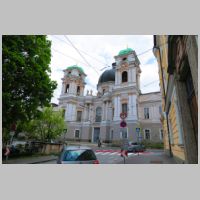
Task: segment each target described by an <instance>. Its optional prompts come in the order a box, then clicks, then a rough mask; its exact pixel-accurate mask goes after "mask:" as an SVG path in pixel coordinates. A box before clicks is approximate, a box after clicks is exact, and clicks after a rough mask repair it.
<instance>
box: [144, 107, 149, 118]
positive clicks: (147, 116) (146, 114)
mask: <svg viewBox="0 0 200 200" xmlns="http://www.w3.org/2000/svg"><path fill="white" fill-rule="evenodd" d="M144 118H145V119H149V108H144Z"/></svg>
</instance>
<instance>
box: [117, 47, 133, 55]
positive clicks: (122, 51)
mask: <svg viewBox="0 0 200 200" xmlns="http://www.w3.org/2000/svg"><path fill="white" fill-rule="evenodd" d="M131 52H133V49H131V48H127V49H123V50H121V51H120V52H119V54H118V56H121V55H125V54H129V53H131Z"/></svg>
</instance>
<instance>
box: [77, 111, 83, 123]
mask: <svg viewBox="0 0 200 200" xmlns="http://www.w3.org/2000/svg"><path fill="white" fill-rule="evenodd" d="M81 116H82V111H77V116H76V121H77V122H80V121H81Z"/></svg>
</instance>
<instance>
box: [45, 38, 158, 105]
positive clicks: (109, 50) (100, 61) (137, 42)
mask: <svg viewBox="0 0 200 200" xmlns="http://www.w3.org/2000/svg"><path fill="white" fill-rule="evenodd" d="M67 37H68V38H69V39H70V41H71V42H72V43H73V44H74V45H75V46H76V47H77V48H78V49H79V50H83V51H84V52H85V53H87V54H85V53H83V52H82V51H81V53H82V55H83V56H84V57H85V58H86V59H87V61H88V62H89V64H90V65H91V66H92V67H90V66H88V65H87V64H86V62H85V61H84V60H83V58H82V57H81V56H80V55H79V54H78V53H77V51H76V50H75V49H74V48H73V47H72V46H71V45H70V44H69V42H68V41H67V40H66V38H65V37H64V36H63V35H56V36H48V38H49V39H50V40H52V59H51V64H50V67H51V71H52V74H51V78H52V79H53V80H56V81H57V83H58V87H57V89H56V90H55V92H54V97H53V98H52V102H55V103H57V102H58V100H57V99H58V98H59V96H60V93H61V84H62V81H61V78H63V71H62V70H64V69H66V68H67V67H68V66H70V65H74V64H78V65H79V66H81V67H82V68H83V70H84V71H85V73H86V74H87V79H86V80H87V82H88V83H89V84H88V85H86V87H85V93H86V91H87V90H91V89H92V90H93V94H95V93H96V85H97V83H98V79H99V77H100V75H101V74H102V73H103V71H104V70H106V69H104V70H103V71H101V70H100V69H102V68H104V67H106V66H107V65H109V66H111V65H112V62H114V56H115V55H117V54H118V52H119V51H120V50H122V49H125V48H126V47H127V45H128V47H130V48H132V49H134V50H135V51H136V53H137V54H138V55H139V54H141V53H142V52H145V51H146V50H148V49H151V48H153V36H151V35H69V36H67ZM88 55H90V56H91V57H92V58H91V57H90V56H88ZM138 58H139V60H140V62H141V65H140V66H141V70H142V73H141V81H140V82H141V90H142V92H145V93H146V92H153V91H158V90H159V82H157V83H152V84H149V85H147V84H148V83H151V82H152V81H155V80H158V79H159V77H158V67H157V64H156V62H154V63H152V64H146V63H148V61H149V60H150V59H152V58H154V55H153V53H152V50H150V51H148V52H146V53H144V54H142V55H139V56H138ZM96 71H97V72H98V73H97V72H96ZM144 85H145V87H144Z"/></svg>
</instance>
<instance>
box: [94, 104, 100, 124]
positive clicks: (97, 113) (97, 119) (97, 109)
mask: <svg viewBox="0 0 200 200" xmlns="http://www.w3.org/2000/svg"><path fill="white" fill-rule="evenodd" d="M101 115H102V109H101V107H97V108H96V120H95V121H96V122H101Z"/></svg>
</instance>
